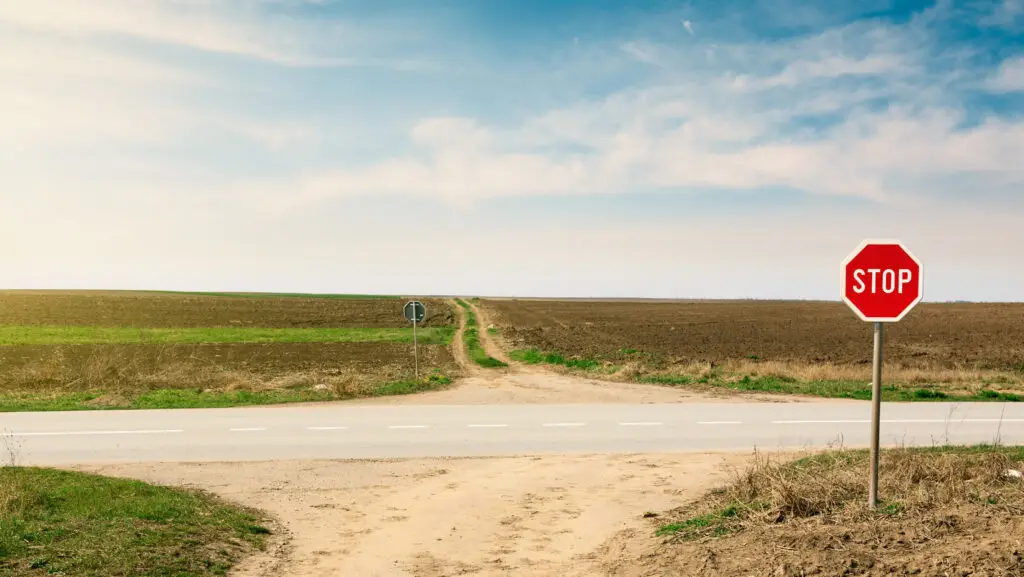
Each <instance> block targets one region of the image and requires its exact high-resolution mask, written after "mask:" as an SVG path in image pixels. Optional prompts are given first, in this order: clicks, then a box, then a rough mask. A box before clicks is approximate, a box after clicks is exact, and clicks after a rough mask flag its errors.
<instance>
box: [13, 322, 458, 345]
mask: <svg viewBox="0 0 1024 577" xmlns="http://www.w3.org/2000/svg"><path fill="white" fill-rule="evenodd" d="M454 334H455V329H454V328H452V327H427V328H419V329H417V330H416V337H417V339H418V340H419V342H420V344H424V345H447V344H449V343H450V342H451V340H452V336H453V335H454ZM412 336H413V335H412V328H256V327H237V328H236V327H210V328H133V327H89V326H0V345H87V344H105V345H109V344H197V343H313V342H326V343H355V342H363V343H365V342H393V343H411V342H412Z"/></svg>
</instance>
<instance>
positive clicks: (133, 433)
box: [0, 402, 1024, 465]
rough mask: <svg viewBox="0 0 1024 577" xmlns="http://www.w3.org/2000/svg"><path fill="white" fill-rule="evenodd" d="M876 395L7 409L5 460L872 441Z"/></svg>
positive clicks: (938, 439) (905, 426)
mask: <svg viewBox="0 0 1024 577" xmlns="http://www.w3.org/2000/svg"><path fill="white" fill-rule="evenodd" d="M870 418H871V412H870V405H869V404H868V403H848V402H843V403H834V404H833V403H767V404H766V403H756V404H755V403H751V404H726V403H717V404H645V405H607V404H602V405H578V404H577V405H540V406H538V405H484V406H479V405H477V406H422V405H418V406H367V405H361V406H352V405H349V406H318V407H308V406H307V407H300V406H295V407H272V408H271V407H264V408H239V409H196V410H182V409H178V410H167V411H95V412H64V413H2V414H0V464H3V463H6V462H7V461H8V460H9V458H10V456H11V455H12V454H13V455H14V456H15V457H16V459H17V462H18V463H20V464H25V465H60V464H75V463H80V464H84V463H114V462H129V461H132V462H145V461H251V460H271V459H296V458H334V459H338V458H389V457H444V456H491V455H516V454H544V453H642V452H679V451H683V452H685V451H718V450H752V449H754V448H758V449H764V450H769V451H771V450H777V449H799V448H808V447H810V448H817V447H827V446H829V445H835V444H842V445H843V446H847V447H864V446H867V445H868V443H869V439H870V437H869V434H870ZM997 440H998V441H999V442H1002V443H1004V444H1020V443H1024V403H1022V404H1013V403H1006V404H1003V403H957V404H953V403H885V404H883V406H882V443H883V445H885V446H894V445H901V444H902V445H907V446H911V445H918V446H921V445H925V446H927V445H934V444H945V443H954V444H973V443H991V442H994V441H997Z"/></svg>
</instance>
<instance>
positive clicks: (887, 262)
mask: <svg viewBox="0 0 1024 577" xmlns="http://www.w3.org/2000/svg"><path fill="white" fill-rule="evenodd" d="M839 282H840V287H841V288H840V293H841V294H842V295H843V300H844V301H845V302H846V304H847V306H849V307H850V308H851V309H853V312H855V313H857V316H858V317H860V319H861V320H862V321H866V322H873V323H875V348H874V353H873V355H872V365H871V477H870V479H869V485H868V505H869V506H870V507H871V508H872V509H874V508H875V507H877V506H878V452H879V440H880V437H881V435H880V432H881V426H880V423H881V412H882V343H883V335H884V327H885V325H884V323H895V322H899V321H900V320H901V319H903V317H905V316H906V315H907V313H909V312H910V309H912V308H914V307H915V306H916V305H917V303H919V302H921V297H922V296H923V295H924V276H923V272H922V270H921V261H919V260H917V258H916V257H915V256H914V255H913V254H911V253H910V251H909V250H907V247H905V246H903V244H902V243H901V242H899V241H897V240H866V241H864V242H862V243H861V244H860V246H859V247H857V250H855V251H853V253H851V254H850V256H848V257H846V260H844V261H843V264H842V267H841V275H840V281H839Z"/></svg>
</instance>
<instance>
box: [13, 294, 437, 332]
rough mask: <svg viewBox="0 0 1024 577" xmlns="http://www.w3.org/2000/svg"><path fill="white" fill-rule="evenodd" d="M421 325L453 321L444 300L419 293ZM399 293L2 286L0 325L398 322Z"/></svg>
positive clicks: (283, 325)
mask: <svg viewBox="0 0 1024 577" xmlns="http://www.w3.org/2000/svg"><path fill="white" fill-rule="evenodd" d="M421 300H422V301H423V303H424V305H426V307H427V318H426V319H424V322H423V323H422V324H421V326H448V325H454V324H456V320H455V319H456V316H455V312H454V311H453V310H452V308H451V307H450V306H448V304H447V303H445V302H444V301H438V300H435V299H421ZM405 303H406V301H405V300H403V299H397V298H396V299H327V298H303V297H274V296H269V297H259V298H257V297H252V296H207V295H194V294H184V293H172V294H163V293H132V292H126V293H115V292H105V293H86V292H54V293H46V292H41V291H40V292H16V291H11V292H0V325H78V326H107V327H109V326H115V327H126V326H127V327H147V328H169V327H225V326H232V327H245V326H252V327H268V328H272V327H273V328H276V327H281V328H287V327H310V328H313V327H339V328H347V327H374V328H391V327H393V328H402V327H407V326H409V323H407V322H406V320H405V319H404V318H403V317H402V307H403V306H404V305H405Z"/></svg>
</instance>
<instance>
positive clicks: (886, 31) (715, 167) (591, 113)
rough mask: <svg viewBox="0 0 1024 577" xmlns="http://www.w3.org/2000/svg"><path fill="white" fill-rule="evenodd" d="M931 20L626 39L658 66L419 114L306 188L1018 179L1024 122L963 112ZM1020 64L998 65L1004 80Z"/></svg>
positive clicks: (488, 193) (342, 192)
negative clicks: (540, 108)
mask: <svg viewBox="0 0 1024 577" xmlns="http://www.w3.org/2000/svg"><path fill="white" fill-rule="evenodd" d="M935 17H937V16H936V15H935V14H929V15H927V18H935ZM922 18H924V17H922ZM925 23H926V22H918V24H915V25H911V26H909V27H899V26H894V25H889V24H883V23H871V22H858V23H855V24H851V25H844V26H841V27H838V28H835V29H830V30H826V31H824V32H822V33H819V34H815V35H810V36H807V37H800V38H796V39H793V40H786V41H779V42H775V43H771V44H764V43H757V44H753V43H735V42H734V43H729V44H723V45H720V46H719V49H718V50H717V52H716V59H715V60H714V61H711V60H708V59H705V58H703V56H702V55H701V54H700V53H697V54H696V55H695V54H693V53H692V52H693V51H692V50H690V49H687V48H682V47H673V46H669V45H667V44H655V43H653V42H648V41H640V40H634V41H629V42H626V43H623V44H621V45H620V46H619V48H620V50H621V51H623V52H624V53H626V54H628V55H629V56H630V57H631V58H633V59H635V60H638V61H641V62H643V63H657V64H659V66H661V67H663V69H664V75H663V76H661V77H660V78H658V79H657V80H655V81H654V82H653V83H651V84H648V85H646V86H643V87H638V88H630V89H626V90H622V91H619V92H616V93H613V94H611V95H609V96H606V97H604V98H602V99H598V100H595V101H590V102H582V103H576V104H573V105H570V106H566V107H561V108H557V109H553V110H549V111H546V112H542V113H539V114H537V115H535V116H533V117H532V118H530V119H528V120H526V121H525V122H524V123H523V124H522V125H521V126H519V127H515V128H509V127H498V126H494V125H488V124H487V123H485V122H483V121H478V120H474V119H461V120H459V121H457V122H454V121H447V120H443V119H428V120H424V121H423V122H422V123H421V124H420V125H418V126H417V127H416V128H414V129H413V130H412V132H411V134H412V135H413V136H412V138H411V139H410V141H411V142H412V143H414V145H415V146H416V152H415V154H412V155H409V156H402V157H395V158H392V159H390V160H388V161H386V162H382V163H377V164H374V165H371V166H367V167H365V168H361V169H360V168H357V169H343V170H330V171H325V172H323V173H321V174H318V175H316V176H313V177H310V176H307V177H304V179H303V180H302V181H300V185H299V187H298V188H297V190H306V191H307V192H309V194H310V195H311V197H315V198H330V197H332V196H338V197H350V196H360V195H371V194H392V195H422V196H428V197H436V198H445V199H458V200H460V201H463V202H464V201H468V200H472V199H485V198H494V197H502V196H532V195H558V194H561V195H592V194H629V193H631V192H637V191H643V190H655V189H669V190H679V191H686V190H700V189H703V190H707V189H709V188H710V189H718V188H725V189H746V190H757V189H766V188H772V187H787V188H795V189H798V190H802V191H806V192H810V193H813V194H822V195H835V196H846V197H859V198H867V199H873V200H876V201H885V202H890V203H899V202H914V199H916V198H919V197H921V195H928V194H932V193H938V194H952V193H954V192H955V191H956V190H958V187H961V186H962V184H963V181H962V180H957V181H955V182H956V183H955V184H954V181H953V180H950V179H949V177H951V176H956V177H958V178H960V179H967V181H969V182H972V183H974V184H975V185H980V186H984V187H986V188H990V189H992V188H994V189H1005V188H1006V187H1008V186H1019V185H1021V184H1024V166H1022V165H1021V164H1020V163H1019V162H1018V161H1017V160H1015V159H1019V158H1024V123H1021V122H1020V121H1018V120H1014V119H1013V118H1000V117H998V116H991V117H990V118H987V119H983V120H982V121H981V122H977V121H976V120H971V119H970V118H969V116H968V114H967V112H966V109H965V108H964V104H963V100H962V99H963V98H964V97H965V95H966V94H967V91H969V90H970V89H971V86H973V85H974V84H976V81H977V78H979V76H978V75H979V72H978V71H976V70H975V69H973V68H970V67H968V66H967V65H963V66H962V67H961V68H960V69H954V70H953V71H952V72H950V71H942V70H938V71H937V70H935V62H936V59H941V58H944V57H945V56H944V54H943V53H936V52H934V49H935V46H936V45H938V44H939V40H938V39H936V38H931V37H928V36H926V34H927V28H926V27H925V26H924V24H925ZM1016 66H1018V65H1017V64H1015V63H1009V62H1008V63H1006V64H1004V68H1003V70H1002V72H1001V76H1000V78H1001V79H1002V80H1001V81H1000V82H1001V83H1002V85H1003V86H1004V87H1006V86H1010V85H1011V83H1012V81H1013V79H1014V78H1016V76H1015V74H1017V68H1016ZM424 126H432V127H434V130H431V131H430V132H431V134H432V137H431V138H429V139H424V138H421V137H418V136H416V135H417V134H420V133H422V132H423V131H424V128H423V127H424ZM442 126H443V127H444V129H443V130H441V129H440V127H442ZM314 191H315V192H314Z"/></svg>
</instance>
